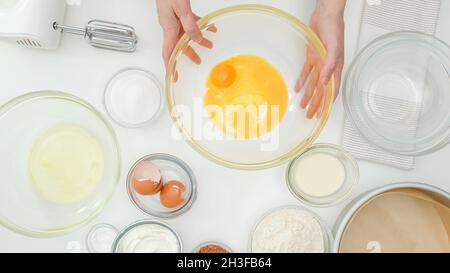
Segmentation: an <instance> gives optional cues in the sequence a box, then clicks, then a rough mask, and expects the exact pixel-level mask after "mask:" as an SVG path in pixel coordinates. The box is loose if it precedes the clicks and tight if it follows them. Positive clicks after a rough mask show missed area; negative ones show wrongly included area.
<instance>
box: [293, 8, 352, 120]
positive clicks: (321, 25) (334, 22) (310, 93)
mask: <svg viewBox="0 0 450 273" xmlns="http://www.w3.org/2000/svg"><path fill="white" fill-rule="evenodd" d="M345 3H346V1H345V0H333V1H327V0H317V5H316V9H315V11H314V13H313V15H312V17H311V21H310V26H311V29H312V30H313V31H314V32H315V33H316V34H317V35H318V36H319V38H320V40H321V41H322V42H323V44H324V46H325V48H326V50H327V57H326V59H325V61H321V60H320V59H319V58H318V56H316V55H315V54H314V52H313V50H311V49H310V48H308V52H307V60H306V63H305V66H304V67H303V71H302V73H301V75H300V78H299V80H298V82H297V84H296V86H295V90H296V91H297V92H299V91H300V90H301V89H303V87H304V86H305V85H306V88H305V93H304V95H303V99H302V101H301V103H300V106H301V107H302V108H304V109H306V108H307V107H308V105H309V107H308V111H307V117H308V118H309V119H311V118H313V117H314V116H315V115H317V116H318V117H319V116H321V115H322V112H323V107H324V104H325V98H326V97H325V92H326V86H327V84H328V82H329V81H330V79H331V78H332V76H333V75H334V80H335V94H334V95H335V96H334V99H336V97H337V96H338V94H339V88H340V84H341V76H342V69H343V66H344V19H343V15H344V8H345Z"/></svg>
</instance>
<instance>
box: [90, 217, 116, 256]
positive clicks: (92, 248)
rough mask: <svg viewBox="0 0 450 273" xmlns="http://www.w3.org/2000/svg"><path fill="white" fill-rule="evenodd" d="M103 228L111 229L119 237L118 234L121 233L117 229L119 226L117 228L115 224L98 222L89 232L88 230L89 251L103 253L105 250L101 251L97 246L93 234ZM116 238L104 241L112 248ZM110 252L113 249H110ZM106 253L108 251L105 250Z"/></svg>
mask: <svg viewBox="0 0 450 273" xmlns="http://www.w3.org/2000/svg"><path fill="white" fill-rule="evenodd" d="M101 228H104V229H109V230H110V231H112V232H113V233H115V237H117V235H118V234H119V231H118V230H117V228H115V227H114V226H112V225H110V224H105V223H101V224H97V225H95V226H93V227H92V228H91V229H90V230H89V232H88V234H87V236H86V247H87V249H88V251H89V253H103V252H99V251H98V250H97V249H96V248H95V246H94V242H93V240H94V238H93V236H94V234H95V232H96V231H98V230H100V229H101ZM114 240H115V238H114V239H113V240H111V241H108V242H104V243H107V244H108V245H109V248H110V249H111V247H112V244H113V242H114ZM108 252H111V251H108ZM105 253H107V252H105Z"/></svg>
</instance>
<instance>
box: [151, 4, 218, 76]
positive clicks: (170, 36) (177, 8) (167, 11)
mask: <svg viewBox="0 0 450 273" xmlns="http://www.w3.org/2000/svg"><path fill="white" fill-rule="evenodd" d="M156 4H157V7H158V16H159V23H160V25H161V27H162V30H163V33H164V42H163V59H164V64H165V65H166V67H167V65H168V64H169V60H170V57H171V55H172V52H173V50H174V49H175V46H176V44H177V43H178V40H179V39H180V38H181V36H183V34H184V33H186V34H187V35H189V37H190V38H191V39H192V40H193V41H194V42H196V43H198V44H200V45H202V46H204V47H207V48H212V46H213V45H212V42H211V41H209V40H208V39H205V38H204V37H203V35H202V32H201V31H200V29H199V27H198V26H197V21H198V20H199V19H200V17H199V16H197V15H195V14H194V13H193V12H192V9H191V3H190V0H156ZM209 30H210V31H213V32H215V29H209ZM183 52H184V54H185V55H186V56H187V57H189V59H191V60H192V61H193V62H194V63H196V64H200V63H201V59H200V56H198V54H197V53H196V52H195V51H194V50H193V49H192V47H190V46H188V47H186V48H183Z"/></svg>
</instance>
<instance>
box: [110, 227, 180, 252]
mask: <svg viewBox="0 0 450 273" xmlns="http://www.w3.org/2000/svg"><path fill="white" fill-rule="evenodd" d="M182 251H183V244H182V242H181V238H180V236H179V235H178V233H177V232H176V231H175V230H174V229H173V228H172V227H171V226H170V225H168V224H166V223H164V222H161V221H157V220H141V221H138V222H136V223H134V224H131V225H129V226H128V227H126V228H125V229H124V230H122V231H121V232H120V233H119V235H118V236H117V238H116V239H115V241H114V243H113V247H112V252H114V253H181V252H182Z"/></svg>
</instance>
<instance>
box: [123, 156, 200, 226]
mask: <svg viewBox="0 0 450 273" xmlns="http://www.w3.org/2000/svg"><path fill="white" fill-rule="evenodd" d="M127 192H128V196H129V197H130V200H131V202H132V203H133V204H134V205H135V206H136V207H137V208H138V209H139V210H141V211H142V212H144V213H146V214H148V215H150V216H154V217H158V218H164V219H170V218H175V217H177V216H179V215H182V214H184V213H185V212H187V211H188V210H189V209H190V208H191V206H192V204H193V203H194V202H195V200H196V198H197V182H196V179H195V176H194V174H193V172H192V170H191V168H190V167H189V166H188V165H187V164H186V163H185V162H183V161H182V160H180V159H179V158H177V157H175V156H172V155H169V154H152V155H148V156H145V157H143V158H141V159H139V160H138V161H137V162H136V163H135V164H134V165H133V166H132V167H131V169H130V171H129V173H128V177H127Z"/></svg>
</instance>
